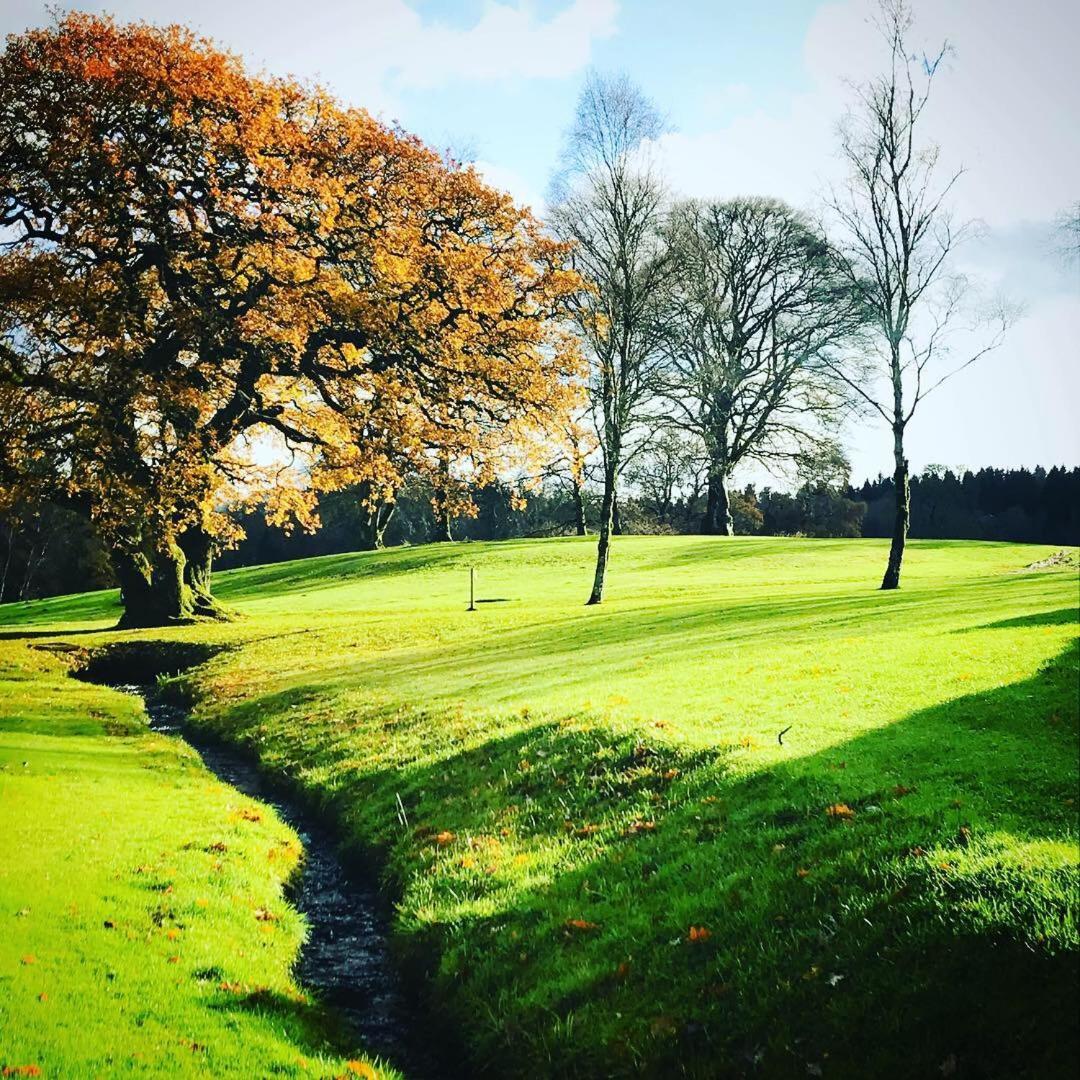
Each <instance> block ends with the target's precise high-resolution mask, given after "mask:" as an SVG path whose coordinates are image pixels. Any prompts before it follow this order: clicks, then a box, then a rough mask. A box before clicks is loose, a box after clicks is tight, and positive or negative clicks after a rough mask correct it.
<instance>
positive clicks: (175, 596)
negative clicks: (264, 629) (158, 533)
mask: <svg viewBox="0 0 1080 1080" xmlns="http://www.w3.org/2000/svg"><path fill="white" fill-rule="evenodd" d="M184 543H185V544H186V545H187V546H188V547H189V548H190V550H192V552H193V553H194V554H195V555H196V556H197V558H196V560H195V561H194V562H193V563H191V564H189V562H188V559H187V556H186V555H185V554H184V551H183V549H182V548H181V546H180V544H178V543H175V542H170V543H168V544H166V545H165V546H164V547H163V548H161V549H159V550H156V551H154V552H153V553H152V554H147V552H145V551H141V550H130V549H117V550H114V551H113V552H112V564H113V568H114V569H115V571H116V577H117V580H118V581H119V583H120V599H121V603H122V604H123V605H124V611H123V614H122V615H121V616H120V623H119V625H120V627H121V628H122V629H131V628H134V627H151V626H168V625H170V624H172V623H177V622H188V621H189V620H191V619H193V618H195V617H196V616H204V617H211V618H223V617H224V616H225V613H224V611H223V610H222V608H221V606H220V605H219V604H218V603H217V601H215V600H214V598H213V597H212V596H211V594H210V568H211V560H212V557H213V544H212V542H211V541H210V540H209V537H206V536H205V534H199V535H197V536H194V537H192V536H190V535H189V534H185V536H184Z"/></svg>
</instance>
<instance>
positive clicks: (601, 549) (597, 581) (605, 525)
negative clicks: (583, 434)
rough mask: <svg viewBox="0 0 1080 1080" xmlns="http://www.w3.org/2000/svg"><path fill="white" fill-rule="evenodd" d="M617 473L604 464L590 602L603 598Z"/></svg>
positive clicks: (611, 467)
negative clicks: (602, 490)
mask: <svg viewBox="0 0 1080 1080" xmlns="http://www.w3.org/2000/svg"><path fill="white" fill-rule="evenodd" d="M617 477H618V474H617V473H616V471H615V469H614V467H613V466H612V465H610V464H607V465H605V466H604V496H603V499H602V500H601V502H600V534H599V538H598V540H597V544H596V573H595V575H594V576H593V587H592V592H591V593H590V594H589V600H588V602H589V603H590V604H599V603H600V602H601V601H602V600H603V599H604V578H605V576H606V575H607V564H608V555H609V554H610V551H611V534H612V528H613V524H614V522H613V518H614V516H615V503H616V491H615V484H616V480H617Z"/></svg>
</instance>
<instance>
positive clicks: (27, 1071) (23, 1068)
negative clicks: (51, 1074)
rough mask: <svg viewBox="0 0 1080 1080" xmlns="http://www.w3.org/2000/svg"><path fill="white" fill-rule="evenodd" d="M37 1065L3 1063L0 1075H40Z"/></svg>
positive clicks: (39, 1068)
mask: <svg viewBox="0 0 1080 1080" xmlns="http://www.w3.org/2000/svg"><path fill="white" fill-rule="evenodd" d="M40 1075H41V1067H40V1066H39V1065H5V1066H4V1070H3V1072H2V1073H0V1076H40Z"/></svg>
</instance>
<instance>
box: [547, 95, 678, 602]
mask: <svg viewBox="0 0 1080 1080" xmlns="http://www.w3.org/2000/svg"><path fill="white" fill-rule="evenodd" d="M663 130H664V123H663V120H662V118H661V117H660V115H659V114H658V112H657V111H656V109H655V107H654V106H653V105H652V103H651V102H650V101H649V100H648V99H647V98H646V97H645V96H644V95H643V94H642V93H641V91H640V90H639V89H638V88H637V87H635V86H634V85H633V84H632V83H631V82H630V81H629V80H628V79H626V78H625V76H614V77H604V76H599V75H595V74H594V75H590V76H589V78H588V80H587V82H586V84H585V88H584V90H583V91H582V94H581V98H580V100H579V101H578V106H577V114H576V116H575V120H574V123H573V126H572V127H571V128H570V131H569V132H568V134H567V140H566V146H565V149H564V152H563V155H562V160H561V167H560V171H559V173H558V174H557V175H556V177H555V180H554V182H553V184H552V199H551V202H552V210H551V213H550V220H551V223H552V227H553V228H554V230H555V232H556V233H557V234H558V235H559V237H560V238H562V239H565V240H570V241H573V242H574V244H575V245H576V248H575V251H576V254H575V256H574V259H575V264H576V268H577V269H578V270H579V271H580V272H581V273H582V274H583V276H584V277H585V278H586V279H587V280H588V281H589V282H590V283H591V285H592V287H593V288H592V290H591V291H590V292H588V293H587V294H585V295H584V296H583V297H582V298H581V300H580V302H579V304H578V308H577V312H576V317H577V325H578V329H579V332H580V334H581V337H582V339H583V341H584V342H585V345H586V351H587V353H588V355H589V359H590V366H591V371H590V377H589V387H588V389H589V398H590V404H591V407H592V414H593V422H594V423H595V425H596V430H597V434H598V436H599V441H600V455H601V465H602V472H603V497H602V501H601V507H600V526H599V537H598V543H597V552H596V573H595V576H594V579H593V587H592V592H591V593H590V595H589V601H588V602H589V603H590V604H598V603H600V601H601V600H602V599H603V594H604V579H605V574H606V572H607V563H608V553H609V551H610V547H611V534H612V529H613V515H614V510H615V502H616V498H617V489H618V482H619V475H620V471H621V469H622V466H623V464H624V461H625V457H626V454H627V451H628V442H629V440H630V439H631V438H632V436H633V433H634V431H635V429H637V428H639V427H640V426H641V425H642V423H643V422H644V420H645V418H646V414H647V413H648V411H649V408H650V405H651V404H652V403H653V401H654V400H655V396H656V373H657V366H658V351H657V344H658V333H659V322H658V319H657V311H658V308H659V304H660V302H661V299H662V296H663V293H664V290H665V289H666V287H667V282H668V278H669V277H670V261H669V258H668V254H667V252H666V250H665V247H664V245H663V243H662V240H661V225H662V221H663V214H664V203H665V190H664V184H663V182H662V180H661V178H660V176H659V174H658V172H657V171H656V170H655V168H654V167H653V166H652V165H650V163H649V161H648V144H649V142H650V141H651V140H654V139H656V138H657V137H658V136H659V135H660V134H661V133H662V131H663Z"/></svg>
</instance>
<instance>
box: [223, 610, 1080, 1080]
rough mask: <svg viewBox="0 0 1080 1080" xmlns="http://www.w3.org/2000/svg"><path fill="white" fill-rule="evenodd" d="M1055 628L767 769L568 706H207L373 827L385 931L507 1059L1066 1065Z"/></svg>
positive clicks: (1062, 790) (1071, 819) (1073, 682)
mask: <svg viewBox="0 0 1080 1080" xmlns="http://www.w3.org/2000/svg"><path fill="white" fill-rule="evenodd" d="M1025 625H1026V624H1025ZM1033 625H1039V624H1038V623H1035V624H1033ZM1076 645H1077V643H1076V642H1074V643H1073V644H1071V645H1070V646H1069V647H1068V648H1067V649H1065V650H1064V651H1063V652H1062V653H1061V654H1060V655H1059V656H1058V657H1057V658H1056V659H1055V660H1053V661H1052V662H1050V663H1049V664H1047V665H1046V666H1045V667H1044V668H1043V669H1042V670H1040V671H1039V672H1038V673H1037V674H1035V675H1033V676H1032V677H1030V678H1028V679H1025V680H1021V681H1019V682H1016V683H1013V684H1010V685H1007V686H1003V687H1000V688H997V689H995V690H992V691H988V692H984V693H978V694H972V695H968V696H965V697H960V698H957V699H954V700H951V701H947V702H943V703H941V704H939V705H935V706H933V707H931V708H928V709H924V710H921V711H919V712H916V713H914V714H912V715H910V716H908V717H906V718H905V719H903V720H900V721H897V722H895V723H893V724H891V725H889V726H887V727H883V728H879V729H874V730H871V731H868V732H866V733H864V734H860V735H858V736H856V737H854V738H852V739H851V740H849V741H848V742H846V743H844V744H841V745H838V746H832V747H830V748H828V749H827V750H823V751H820V752H817V753H812V754H807V755H805V756H801V757H797V756H792V757H790V758H788V759H786V760H780V761H775V760H767V759H764V758H763V762H762V764H761V765H756V764H755V755H764V751H763V750H760V749H757V748H754V747H752V746H748V747H743V746H737V747H721V748H712V749H707V750H698V751H689V750H687V749H686V748H684V747H681V746H679V745H677V744H674V743H670V742H667V741H662V740H660V739H655V738H648V737H644V736H642V734H641V733H640V732H636V733H635V732H631V731H627V732H624V733H619V732H617V731H614V730H612V728H611V727H610V726H604V725H602V724H600V723H598V722H597V723H590V722H589V721H588V720H587V719H582V718H564V719H561V720H559V719H551V718H537V719H536V720H535V721H534V720H526V721H524V722H523V721H522V718H521V717H520V716H515V717H513V718H512V722H513V723H514V724H516V725H517V726H518V727H523V730H518V731H515V732H514V733H512V734H509V735H505V736H498V737H493V738H484V737H480V738H479V739H477V738H476V737H475V734H474V735H473V736H472V738H471V739H470V735H469V732H470V728H469V725H468V723H467V721H465V720H463V719H462V718H461V717H460V716H459V715H455V713H454V711H453V710H446V711H445V714H443V713H440V712H439V711H438V710H430V709H429V710H413V711H409V710H403V709H402V708H400V707H391V706H380V707H373V708H372V709H370V710H368V711H366V712H362V713H361V714H359V715H357V716H356V717H352V718H349V719H347V720H340V719H339V720H338V721H336V722H335V723H334V724H332V725H327V726H322V727H320V726H319V725H318V724H317V723H314V722H312V720H311V719H310V718H306V719H301V718H300V716H297V715H296V714H295V713H294V714H293V717H289V716H288V714H287V712H286V711H285V710H289V711H292V708H291V707H292V706H294V705H295V704H296V703H297V702H300V701H304V700H307V699H316V698H318V696H319V691H320V688H319V687H316V686H307V687H301V688H296V689H294V690H293V691H290V692H289V693H288V694H281V695H274V696H268V697H265V698H261V699H249V700H248V701H246V702H244V703H243V704H242V705H240V706H238V707H230V708H228V709H227V710H226V711H224V712H222V713H219V714H218V716H217V719H216V722H215V726H216V727H218V728H219V729H221V730H224V731H227V732H230V733H231V734H232V736H233V737H237V736H240V737H241V738H243V737H244V734H245V732H246V733H247V734H248V736H249V738H250V739H251V741H252V744H253V745H256V744H257V748H258V749H259V751H260V753H262V754H263V755H264V758H265V760H266V761H267V762H268V763H269V764H270V765H271V766H272V767H274V768H279V769H285V770H291V771H292V775H293V776H299V777H301V779H300V780H299V782H300V783H307V784H308V785H309V788H310V789H311V790H312V791H313V792H314V793H316V794H317V795H320V796H322V800H323V803H324V805H326V806H328V807H329V808H330V809H331V810H332V812H333V814H334V816H335V817H336V819H337V820H338V822H339V823H340V824H341V826H342V828H343V829H344V830H345V831H346V837H347V839H348V840H349V841H351V842H353V843H357V844H361V845H367V846H369V847H373V848H378V849H380V850H381V851H382V852H383V855H384V859H385V862H386V865H387V867H388V873H389V875H390V876H391V877H393V878H395V879H396V880H397V882H398V883H399V884H400V885H401V886H402V895H401V904H402V908H401V910H402V912H403V915H402V917H401V919H400V920H399V938H400V940H401V942H402V947H403V949H404V951H405V953H406V954H407V955H408V956H409V957H411V958H412V959H411V962H413V963H414V964H415V965H416V966H417V968H418V970H422V971H423V972H424V973H425V975H426V977H428V978H429V980H430V983H431V986H432V988H433V992H434V993H435V994H436V995H437V996H438V997H439V999H440V1001H441V1005H442V1008H443V1010H444V1011H445V1012H446V1013H447V1014H448V1015H449V1016H450V1017H451V1018H452V1019H453V1020H454V1021H455V1022H456V1023H458V1024H460V1025H462V1026H463V1027H464V1028H466V1029H467V1030H468V1031H469V1033H470V1036H471V1038H472V1039H473V1040H474V1043H475V1045H476V1046H477V1047H478V1049H479V1053H480V1056H481V1059H483V1060H488V1061H492V1062H497V1063H499V1065H500V1068H503V1069H505V1070H506V1072H507V1074H508V1075H517V1074H519V1073H521V1072H524V1071H526V1070H527V1069H528V1068H530V1067H535V1065H536V1062H537V1061H544V1062H545V1065H546V1066H547V1067H548V1069H549V1073H550V1074H551V1075H569V1074H574V1075H601V1074H602V1075H633V1074H637V1073H639V1072H640V1070H641V1069H643V1068H645V1067H648V1068H651V1069H652V1070H654V1071H655V1072H656V1073H657V1075H693V1076H718V1075H743V1074H748V1073H751V1072H755V1071H756V1073H757V1074H759V1075H766V1076H788V1075H791V1076H805V1075H807V1069H808V1067H813V1068H819V1067H821V1066H822V1063H826V1064H827V1069H826V1074H827V1075H829V1076H852V1077H855V1076H860V1077H861V1076H868V1075H875V1076H876V1075H890V1076H925V1075H937V1074H938V1070H940V1069H946V1070H949V1071H952V1072H953V1073H954V1075H957V1076H972V1077H974V1076H995V1077H996V1076H1000V1077H1005V1076H1009V1077H1013V1076H1018V1077H1019V1076H1032V1077H1035V1076H1038V1077H1044V1076H1051V1075H1069V1074H1071V1066H1072V1064H1074V1063H1075V1060H1076V1057H1077V1052H1078V1047H1077V1031H1076V1024H1075V1018H1074V1017H1075V1007H1076V1004H1077V977H1078V968H1077V953H1076V943H1075V938H1076V928H1075V924H1074V916H1072V915H1070V914H1069V899H1068V898H1069V896H1070V894H1074V891H1075V887H1076V871H1075V854H1074V852H1075V844H1076V835H1077V834H1076V809H1075V804H1070V800H1071V799H1073V798H1074V797H1075V794H1076V761H1077V742H1076V723H1077V710H1078V706H1077V694H1076V688H1077V679H1078V668H1077V648H1076ZM301 715H302V714H301ZM357 740H358V741H357ZM395 743H396V744H397V749H396V750H394V751H393V753H392V754H388V757H384V756H383V755H382V754H381V753H376V754H375V755H374V756H372V757H363V756H359V755H358V752H357V751H358V746H359V745H366V746H370V747H379V746H380V745H381V744H395ZM788 743H789V744H791V745H790V747H789V746H787V745H786V746H785V750H784V753H785V754H787V753H791V754H792V755H795V754H797V753H798V745H797V739H791V738H790V737H789V740H788ZM409 747H412V750H411V755H412V756H411V759H410V751H409V749H408V748H409ZM390 758H392V760H389V759H390ZM403 815H404V817H405V819H406V820H407V827H406V826H405V825H404V824H403V820H402V817H403ZM447 837H449V840H447V839H446V838H447ZM499 852H505V854H506V857H505V858H503V857H502V856H500V855H499ZM511 853H514V854H511ZM519 857H520V858H521V859H522V860H523V862H522V864H521V866H519V865H518V864H517V863H516V862H515V860H517V859H518V858H519ZM489 861H490V863H491V868H489V867H488V866H487V865H485V864H486V863H487V862H489ZM522 867H524V869H523V868H522ZM421 909H422V910H423V911H424V912H425V913H426V914H425V916H424V918H423V919H417V918H416V917H415V913H416V911H417V910H421ZM691 926H695V927H701V926H704V927H706V928H707V930H708V936H707V937H701V936H699V938H698V939H696V940H695V941H690V940H689V939H688V931H689V927H691ZM755 1063H756V1064H755Z"/></svg>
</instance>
